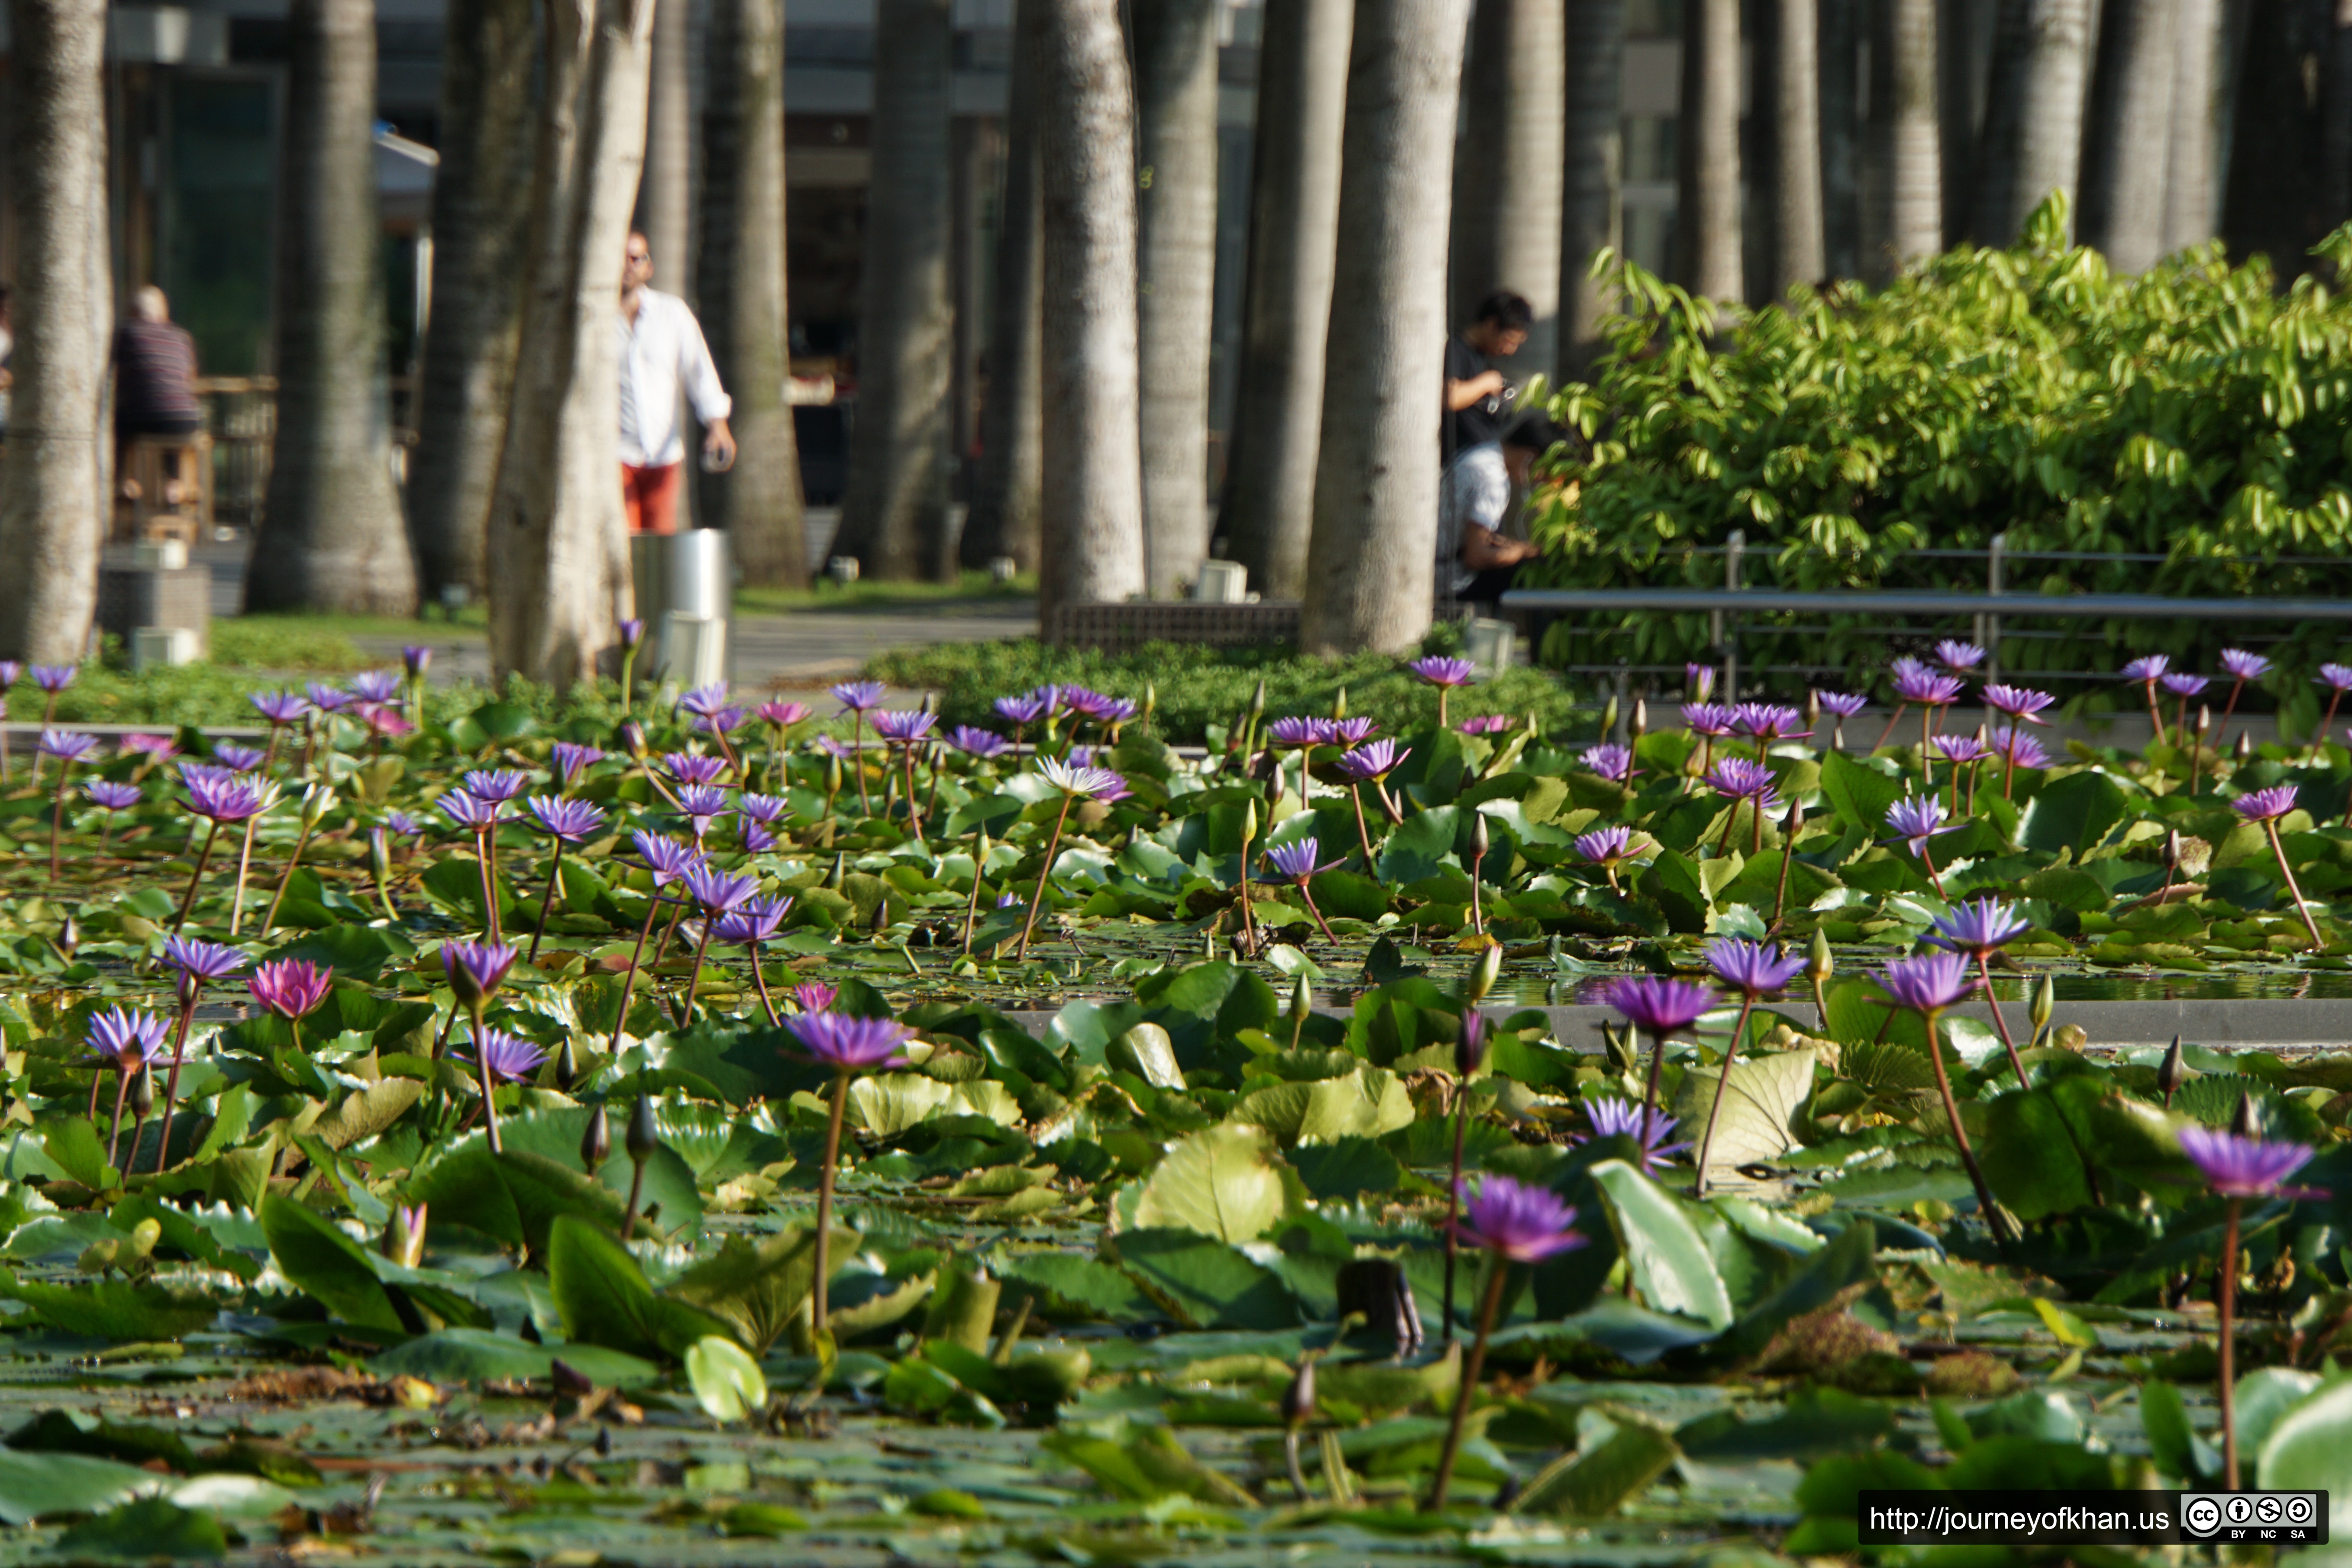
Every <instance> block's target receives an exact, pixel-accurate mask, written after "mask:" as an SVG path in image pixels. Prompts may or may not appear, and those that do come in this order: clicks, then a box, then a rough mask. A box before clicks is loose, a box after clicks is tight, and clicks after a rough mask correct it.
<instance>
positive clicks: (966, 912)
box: [963, 830, 988, 954]
mask: <svg viewBox="0 0 2352 1568" xmlns="http://www.w3.org/2000/svg"><path fill="white" fill-rule="evenodd" d="M987 859H988V834H987V832H986V831H985V830H983V831H982V833H981V835H980V837H979V838H978V839H977V840H976V841H975V842H974V843H973V845H972V850H971V898H970V899H969V900H966V901H965V903H964V907H963V951H964V952H966V953H967V954H969V953H970V952H971V932H972V928H973V927H974V926H976V925H978V924H979V923H980V882H981V876H980V869H981V867H982V864H983V863H985V862H986V860H987Z"/></svg>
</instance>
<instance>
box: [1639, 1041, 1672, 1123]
mask: <svg viewBox="0 0 2352 1568" xmlns="http://www.w3.org/2000/svg"><path fill="white" fill-rule="evenodd" d="M1665 1070H1666V1037H1665V1036H1664V1033H1659V1034H1654V1035H1652V1036H1651V1037H1650V1081H1649V1085H1648V1087H1646V1088H1645V1089H1643V1091H1642V1142H1643V1143H1644V1144H1647V1143H1648V1142H1649V1141H1650V1128H1651V1127H1652V1125H1654V1123H1655V1122H1656V1121H1657V1117H1658V1082H1659V1079H1662V1078H1664V1075H1665Z"/></svg>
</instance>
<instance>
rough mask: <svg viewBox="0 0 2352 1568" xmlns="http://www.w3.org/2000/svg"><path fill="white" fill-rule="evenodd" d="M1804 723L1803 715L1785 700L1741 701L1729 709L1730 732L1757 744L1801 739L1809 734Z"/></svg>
mask: <svg viewBox="0 0 2352 1568" xmlns="http://www.w3.org/2000/svg"><path fill="white" fill-rule="evenodd" d="M1804 723H1805V716H1804V715H1803V714H1802V713H1800V712H1798V711H1797V710H1795V709H1794V708H1791V707H1789V706H1788V705H1787V704H1785V703H1780V702H1742V703H1740V704H1739V705H1738V707H1736V708H1734V709H1733V710H1731V728H1732V730H1733V731H1734V732H1736V733H1738V734H1742V735H1747V736H1749V737H1751V738H1752V739H1754V740H1755V741H1756V742H1757V743H1758V744H1759V745H1767V746H1769V745H1770V744H1771V743H1772V742H1775V741H1801V740H1803V739H1804V738H1805V737H1806V736H1808V735H1810V734H1811V733H1812V731H1810V730H1808V729H1806V728H1805V727H1804Z"/></svg>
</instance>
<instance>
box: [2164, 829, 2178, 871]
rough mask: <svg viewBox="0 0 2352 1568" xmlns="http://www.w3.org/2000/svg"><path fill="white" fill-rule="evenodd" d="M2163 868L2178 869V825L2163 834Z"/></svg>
mask: <svg viewBox="0 0 2352 1568" xmlns="http://www.w3.org/2000/svg"><path fill="white" fill-rule="evenodd" d="M2164 868H2165V869H2166V870H2168V871H2178V870H2179V869H2180V829H2179V828H2178V827H2176V828H2173V829H2171V830H2170V831H2169V832H2168V833H2166V834H2165V836H2164Z"/></svg>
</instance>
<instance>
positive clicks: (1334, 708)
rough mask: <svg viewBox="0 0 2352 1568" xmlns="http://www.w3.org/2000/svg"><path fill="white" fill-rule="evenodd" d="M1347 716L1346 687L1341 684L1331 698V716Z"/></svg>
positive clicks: (1337, 717) (1336, 717)
mask: <svg viewBox="0 0 2352 1568" xmlns="http://www.w3.org/2000/svg"><path fill="white" fill-rule="evenodd" d="M1347 716H1348V689H1347V688H1346V687H1344V686H1343V687H1341V688H1339V690H1338V691H1337V692H1336V693H1334V694H1333V696H1332V698H1331V717H1332V718H1334V719H1345V718H1346V717H1347Z"/></svg>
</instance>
